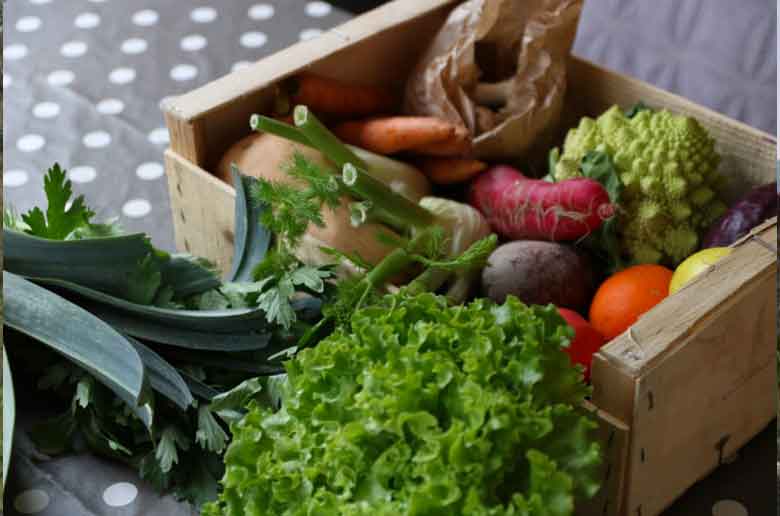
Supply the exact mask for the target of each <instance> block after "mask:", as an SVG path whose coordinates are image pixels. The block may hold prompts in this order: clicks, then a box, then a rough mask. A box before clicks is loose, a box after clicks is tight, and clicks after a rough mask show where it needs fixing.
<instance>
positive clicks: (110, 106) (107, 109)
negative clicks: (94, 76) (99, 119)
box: [95, 99, 125, 115]
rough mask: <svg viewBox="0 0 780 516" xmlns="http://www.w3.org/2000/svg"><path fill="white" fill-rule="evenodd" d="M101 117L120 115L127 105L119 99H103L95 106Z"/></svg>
mask: <svg viewBox="0 0 780 516" xmlns="http://www.w3.org/2000/svg"><path fill="white" fill-rule="evenodd" d="M95 109H97V111H98V113H100V114H101V115H118V114H120V113H121V112H122V111H123V110H124V109H125V103H124V102H122V101H121V100H119V99H103V100H101V101H100V102H98V103H97V106H95Z"/></svg>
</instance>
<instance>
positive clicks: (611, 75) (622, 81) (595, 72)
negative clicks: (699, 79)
mask: <svg viewBox="0 0 780 516" xmlns="http://www.w3.org/2000/svg"><path fill="white" fill-rule="evenodd" d="M571 57H572V58H571V59H570V61H569V70H572V67H574V70H573V73H575V74H583V75H585V76H587V77H590V78H593V77H599V78H600V80H601V81H602V82H608V83H610V84H612V85H614V86H619V88H620V89H622V90H624V91H626V92H632V91H642V92H653V93H654V94H659V95H660V98H663V100H664V103H665V104H672V105H675V106H679V107H682V108H684V109H685V110H686V112H688V113H689V114H690V115H692V116H694V117H696V118H699V119H701V118H706V119H709V120H713V121H717V122H720V123H723V124H724V125H728V126H731V127H733V128H735V129H736V130H738V131H739V132H741V133H744V134H748V135H750V136H751V137H753V138H755V139H756V140H760V141H762V142H763V143H765V144H768V145H771V146H776V145H777V138H776V137H775V136H774V135H773V134H771V133H768V132H766V131H762V130H760V129H757V128H755V127H753V126H751V125H748V124H746V123H744V122H742V121H739V120H736V119H734V118H731V117H729V116H726V115H724V114H723V113H720V112H718V111H715V110H714V109H712V108H709V107H707V106H704V105H702V104H699V103H697V102H694V101H692V100H690V99H688V98H686V97H683V96H682V95H678V94H676V93H672V92H670V91H668V90H664V89H662V88H659V87H657V86H654V85H653V84H651V83H649V82H647V81H643V80H642V79H639V78H636V77H633V76H630V75H627V74H624V73H620V72H618V71H615V70H612V69H610V68H607V67H605V66H602V65H599V64H597V63H594V62H592V61H589V60H587V59H584V58H581V57H577V56H576V55H572V56H571ZM578 68H582V69H583V70H584V73H583V71H582V70H579V69H578ZM593 87H594V85H592V84H590V85H588V86H587V87H586V90H587V89H593ZM641 100H645V99H641Z"/></svg>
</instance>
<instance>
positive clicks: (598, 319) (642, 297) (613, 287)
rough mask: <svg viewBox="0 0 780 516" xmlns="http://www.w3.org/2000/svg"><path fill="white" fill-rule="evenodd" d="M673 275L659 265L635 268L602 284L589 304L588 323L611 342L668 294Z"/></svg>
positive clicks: (630, 268) (611, 277) (621, 272)
mask: <svg viewBox="0 0 780 516" xmlns="http://www.w3.org/2000/svg"><path fill="white" fill-rule="evenodd" d="M673 274H674V273H673V272H672V271H671V270H670V269H667V268H666V267H662V266H661V265H650V264H646V265H635V266H633V267H629V268H627V269H624V270H622V271H620V272H618V273H616V274H614V275H612V276H610V277H609V278H607V281H605V282H604V283H602V284H601V286H600V287H599V289H598V290H597V291H596V295H595V296H594V297H593V302H592V303H591V305H590V324H591V326H593V327H594V328H595V329H596V330H597V331H598V332H599V333H601V334H602V335H603V336H604V337H606V339H607V340H612V339H614V338H615V337H617V336H618V335H620V334H621V333H623V332H624V331H626V330H627V329H628V328H629V327H630V326H631V325H632V324H634V323H635V322H636V320H637V319H639V316H641V315H642V314H643V313H645V312H647V311H648V310H650V309H651V308H653V307H654V306H655V305H657V304H658V303H660V302H661V300H662V299H663V298H665V297H666V296H668V295H669V283H670V282H671V281H672V275H673Z"/></svg>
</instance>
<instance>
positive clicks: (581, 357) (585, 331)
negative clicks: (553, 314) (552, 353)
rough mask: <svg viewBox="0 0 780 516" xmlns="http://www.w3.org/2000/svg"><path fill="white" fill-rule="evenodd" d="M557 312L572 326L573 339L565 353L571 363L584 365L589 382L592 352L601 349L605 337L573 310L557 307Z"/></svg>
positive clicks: (586, 378)
mask: <svg viewBox="0 0 780 516" xmlns="http://www.w3.org/2000/svg"><path fill="white" fill-rule="evenodd" d="M558 313H560V314H561V317H563V318H564V319H565V320H566V322H567V323H569V326H571V327H572V328H574V340H573V341H572V342H571V344H570V345H569V347H568V348H566V353H568V354H569V358H571V361H572V363H574V364H581V365H583V366H584V367H585V381H586V382H589V381H590V364H591V362H593V354H594V353H595V352H596V351H598V350H599V349H601V346H603V345H604V344H605V343H606V342H607V339H605V338H604V337H603V336H602V335H601V334H600V333H599V332H598V331H596V329H595V328H593V326H591V325H590V323H589V322H588V321H586V320H585V319H584V318H583V317H582V316H581V315H580V314H578V313H577V312H575V311H574V310H569V309H568V308H558Z"/></svg>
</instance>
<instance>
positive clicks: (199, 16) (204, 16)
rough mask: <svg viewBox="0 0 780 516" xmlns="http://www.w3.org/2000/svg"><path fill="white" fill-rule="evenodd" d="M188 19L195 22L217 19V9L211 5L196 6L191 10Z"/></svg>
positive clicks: (207, 21) (209, 21)
mask: <svg viewBox="0 0 780 516" xmlns="http://www.w3.org/2000/svg"><path fill="white" fill-rule="evenodd" d="M190 19H191V20H192V21H194V22H195V23H211V22H213V21H214V20H216V19H217V10H216V9H214V8H213V7H198V8H197V9H193V10H192V12H191V13H190Z"/></svg>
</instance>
